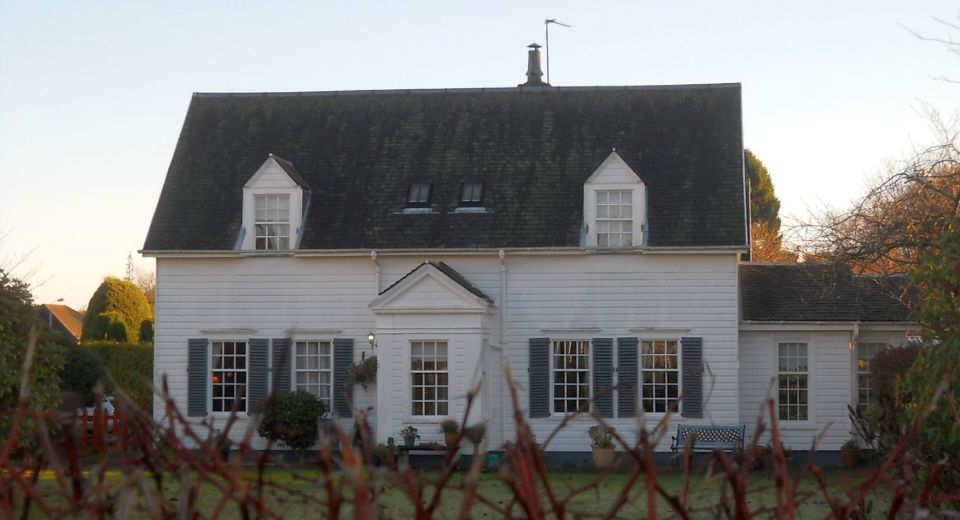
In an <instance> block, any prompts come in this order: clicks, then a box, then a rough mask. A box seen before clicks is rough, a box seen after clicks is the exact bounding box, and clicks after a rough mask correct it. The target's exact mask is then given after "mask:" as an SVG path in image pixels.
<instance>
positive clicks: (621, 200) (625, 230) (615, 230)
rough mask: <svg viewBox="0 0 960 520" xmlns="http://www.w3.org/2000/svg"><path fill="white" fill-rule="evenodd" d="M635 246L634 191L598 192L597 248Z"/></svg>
mask: <svg viewBox="0 0 960 520" xmlns="http://www.w3.org/2000/svg"><path fill="white" fill-rule="evenodd" d="M631 246H633V191H631V190H598V191H597V247H631Z"/></svg>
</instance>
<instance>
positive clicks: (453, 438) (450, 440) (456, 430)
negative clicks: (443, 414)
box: [440, 419, 460, 449]
mask: <svg viewBox="0 0 960 520" xmlns="http://www.w3.org/2000/svg"><path fill="white" fill-rule="evenodd" d="M440 430H442V431H443V437H444V439H445V440H446V441H447V448H450V449H454V448H456V447H457V439H458V437H460V423H459V422H457V421H456V420H455V419H444V420H443V421H442V422H441V423H440Z"/></svg>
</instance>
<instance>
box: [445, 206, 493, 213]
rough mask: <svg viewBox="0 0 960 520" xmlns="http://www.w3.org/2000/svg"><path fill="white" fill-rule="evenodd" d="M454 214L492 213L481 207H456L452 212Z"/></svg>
mask: <svg viewBox="0 0 960 520" xmlns="http://www.w3.org/2000/svg"><path fill="white" fill-rule="evenodd" d="M453 212H454V213H481V214H482V213H493V212H492V211H487V208H485V207H483V206H458V207H457V208H456V209H454V210H453Z"/></svg>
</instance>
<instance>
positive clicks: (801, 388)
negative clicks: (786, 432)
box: [777, 343, 810, 421]
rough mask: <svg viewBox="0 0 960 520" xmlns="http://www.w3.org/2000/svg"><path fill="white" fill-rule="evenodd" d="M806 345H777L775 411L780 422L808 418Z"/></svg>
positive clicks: (808, 390)
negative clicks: (776, 399)
mask: <svg viewBox="0 0 960 520" xmlns="http://www.w3.org/2000/svg"><path fill="white" fill-rule="evenodd" d="M808 363H809V361H808V358H807V344H806V343H780V344H778V345H777V365H778V366H777V393H778V395H777V397H778V403H777V410H778V413H777V415H778V417H779V419H780V420H781V421H806V420H807V419H808V418H809V393H810V389H809V384H808V383H809V380H808V376H809V368H808Z"/></svg>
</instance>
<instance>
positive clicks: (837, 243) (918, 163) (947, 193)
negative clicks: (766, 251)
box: [798, 115, 960, 274]
mask: <svg viewBox="0 0 960 520" xmlns="http://www.w3.org/2000/svg"><path fill="white" fill-rule="evenodd" d="M932 122H933V124H934V127H935V130H936V134H937V135H938V136H939V138H938V142H939V144H937V145H934V146H930V147H928V148H925V149H922V150H919V151H918V152H916V153H915V154H914V156H913V157H911V158H909V159H908V160H906V161H903V162H901V163H899V164H896V165H894V166H893V167H892V168H891V169H890V170H889V172H888V173H887V174H886V175H884V176H883V177H882V178H881V179H880V180H879V182H878V183H876V184H875V185H874V187H873V188H871V189H870V190H869V191H868V192H867V193H866V195H864V196H863V198H861V199H860V200H859V201H857V202H856V203H855V204H854V205H853V207H852V208H850V209H848V210H845V211H839V212H826V213H824V214H822V215H820V216H818V217H815V218H814V219H813V220H812V221H810V222H805V223H801V224H800V225H799V226H798V231H799V232H800V233H801V236H802V239H801V240H802V242H803V243H804V244H805V249H806V250H807V252H808V253H809V255H808V256H811V257H813V258H816V259H819V260H825V261H833V262H838V263H843V264H848V265H850V266H851V267H852V268H853V269H854V271H855V272H857V273H868V274H893V273H905V272H908V271H910V270H912V269H913V268H914V267H916V266H917V265H918V263H919V262H920V259H921V256H922V255H923V253H924V252H927V251H931V250H936V249H939V248H940V244H939V242H940V238H941V236H942V235H943V234H944V232H945V231H946V230H947V228H948V226H949V224H950V221H951V220H952V219H953V218H956V217H957V216H958V215H960V139H958V136H960V132H958V131H957V127H958V125H957V124H956V121H955V120H954V121H952V122H951V123H950V124H945V123H944V122H943V121H942V120H941V119H940V118H939V117H936V115H934V116H933V118H932Z"/></svg>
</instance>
